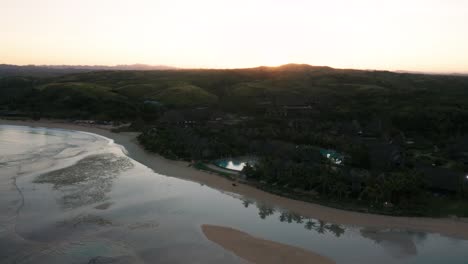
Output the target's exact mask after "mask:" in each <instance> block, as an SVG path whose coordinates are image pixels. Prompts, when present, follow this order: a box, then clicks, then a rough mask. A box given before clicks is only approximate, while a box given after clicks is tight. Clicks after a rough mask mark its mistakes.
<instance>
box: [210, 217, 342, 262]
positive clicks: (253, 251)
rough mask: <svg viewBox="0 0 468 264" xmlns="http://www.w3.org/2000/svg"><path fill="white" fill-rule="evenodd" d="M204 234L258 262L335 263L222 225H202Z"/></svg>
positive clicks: (245, 257)
mask: <svg viewBox="0 0 468 264" xmlns="http://www.w3.org/2000/svg"><path fill="white" fill-rule="evenodd" d="M202 230H203V234H205V236H206V237H207V238H208V239H209V240H211V241H213V242H215V243H217V244H219V245H221V246H222V247H223V248H224V249H226V250H229V251H232V252H234V254H236V255H237V256H239V257H241V258H243V259H245V260H247V261H250V262H252V263H257V264H280V263H295V264H302V263H304V264H305V263H314V264H333V263H335V262H334V261H332V260H330V259H328V258H326V257H324V256H321V255H318V254H315V253H312V252H310V251H306V250H303V249H300V248H297V247H292V246H288V245H284V244H281V243H277V242H273V241H268V240H264V239H260V238H256V237H253V236H251V235H249V234H247V233H244V232H242V231H239V230H236V229H233V228H229V227H222V226H214V225H202Z"/></svg>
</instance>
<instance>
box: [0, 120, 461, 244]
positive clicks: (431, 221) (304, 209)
mask: <svg viewBox="0 0 468 264" xmlns="http://www.w3.org/2000/svg"><path fill="white" fill-rule="evenodd" d="M2 124H3V125H21V126H36V127H48V128H61V129H69V130H78V131H86V132H90V133H95V134H99V135H102V136H105V137H108V138H110V139H113V140H114V141H115V142H116V143H117V144H120V145H122V146H124V147H125V148H126V150H127V151H128V155H129V156H130V157H131V158H133V159H134V160H136V161H138V162H140V163H142V164H144V165H146V166H148V167H149V168H151V169H153V170H154V171H155V172H157V173H160V174H163V175H167V176H172V177H177V178H181V179H187V180H191V181H195V182H199V183H202V184H206V185H208V186H210V187H212V188H215V189H218V190H221V191H228V192H233V193H238V194H241V195H244V196H245V197H247V198H249V199H254V200H257V201H260V202H262V203H266V204H268V205H271V206H276V207H280V208H283V209H287V210H290V211H292V212H295V213H298V214H300V215H302V216H305V217H310V218H315V219H320V220H323V221H325V222H329V223H335V224H344V225H351V226H361V227H368V228H376V229H407V230H412V231H423V232H431V233H440V234H442V235H447V236H452V237H457V238H463V239H468V221H467V220H466V219H458V218H427V217H395V216H384V215H376V214H366V213H358V212H351V211H345V210H340V209H334V208H330V207H326V206H322V205H318V204H313V203H307V202H302V201H297V200H293V199H289V198H285V197H281V196H278V195H274V194H270V193H267V192H264V191H261V190H259V189H256V188H254V187H252V186H249V185H245V184H240V183H237V185H236V186H233V185H232V181H230V180H228V179H226V178H223V177H220V176H217V175H214V174H210V173H207V172H203V171H199V170H196V169H194V168H192V167H188V163H187V162H182V161H173V160H168V159H165V158H163V157H161V156H159V155H157V154H154V153H149V152H147V151H145V150H144V149H143V148H142V147H141V146H140V145H139V144H138V143H137V141H136V139H135V137H136V134H135V133H112V132H110V131H109V127H107V128H106V127H96V126H88V125H77V124H73V123H67V122H62V121H58V120H49V121H48V120H41V121H10V120H0V125H2Z"/></svg>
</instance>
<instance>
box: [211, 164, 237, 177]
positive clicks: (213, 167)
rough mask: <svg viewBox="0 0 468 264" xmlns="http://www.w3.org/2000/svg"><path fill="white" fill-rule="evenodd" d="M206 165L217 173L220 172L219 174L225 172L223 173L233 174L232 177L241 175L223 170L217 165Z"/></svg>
mask: <svg viewBox="0 0 468 264" xmlns="http://www.w3.org/2000/svg"><path fill="white" fill-rule="evenodd" d="M205 165H206V166H207V167H208V168H210V169H212V170H215V171H219V172H223V173H229V174H232V175H239V174H240V171H235V170H229V169H224V168H221V167H219V166H216V165H214V164H211V163H206V164H205Z"/></svg>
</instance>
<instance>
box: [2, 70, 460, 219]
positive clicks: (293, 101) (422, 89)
mask: <svg viewBox="0 0 468 264" xmlns="http://www.w3.org/2000/svg"><path fill="white" fill-rule="evenodd" d="M0 111H2V113H3V115H7V116H10V117H15V116H29V117H34V118H41V117H55V118H66V119H93V120H106V121H109V120H113V121H124V122H125V121H129V122H132V123H133V127H134V128H137V129H140V130H141V131H142V132H143V133H142V134H141V136H140V137H139V140H140V142H141V143H142V144H143V145H144V146H145V147H146V148H147V149H149V150H151V151H155V152H158V153H161V154H162V155H164V156H166V157H169V158H173V159H186V160H197V161H206V162H209V161H210V160H213V159H218V158H221V157H229V156H242V155H254V156H257V157H258V158H259V160H258V162H257V163H256V164H252V166H247V167H246V169H245V171H244V175H245V177H246V179H247V181H248V182H250V183H252V184H256V185H257V186H259V187H261V188H264V189H267V190H269V191H273V192H278V193H281V194H283V195H290V196H293V197H295V198H296V197H297V198H300V199H305V200H312V201H321V202H324V203H328V204H332V205H336V206H345V207H352V208H367V210H371V211H378V212H386V213H392V214H431V215H447V214H457V215H463V216H468V203H467V196H468V180H467V179H466V173H468V122H467V121H466V120H468V77H463V76H438V75H423V74H403V73H401V74H399V73H392V72H382V71H356V70H337V69H332V68H328V67H312V66H308V65H285V66H281V67H276V68H269V67H259V68H253V69H236V70H171V71H101V72H88V73H77V74H68V75H63V76H59V77H53V78H38V77H14V76H10V77H4V78H0ZM324 149H327V150H333V151H336V152H337V153H340V155H342V156H343V157H344V159H343V162H342V163H339V164H338V163H336V162H334V161H333V160H330V159H329V158H327V157H326V156H324V155H323V153H321V150H324Z"/></svg>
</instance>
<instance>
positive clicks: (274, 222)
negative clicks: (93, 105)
mask: <svg viewBox="0 0 468 264" xmlns="http://www.w3.org/2000/svg"><path fill="white" fill-rule="evenodd" d="M0 157H1V159H0V183H1V184H0V186H2V187H1V188H2V189H1V190H0V216H1V217H0V227H1V229H0V262H1V263H14V262H21V263H113V262H112V261H114V262H117V261H121V263H190V262H191V261H193V260H194V259H196V260H200V261H201V262H202V263H242V261H241V260H240V259H239V258H238V257H236V256H235V255H233V254H230V253H226V251H224V250H223V249H222V248H221V247H219V246H217V245H214V244H213V243H211V242H210V241H208V240H207V239H206V238H205V237H204V236H203V234H202V233H201V231H200V225H202V224H215V225H222V226H230V227H233V228H236V229H239V230H242V231H245V232H248V233H250V234H252V235H253V236H257V237H261V238H265V239H269V240H274V241H277V242H281V243H285V244H289V245H293V246H299V247H302V248H304V249H308V250H311V251H314V252H317V253H319V254H322V255H324V256H328V257H330V258H332V259H333V260H335V261H336V262H337V263H343V264H347V263H363V264H365V263H369V264H370V263H379V264H391V263H412V264H413V263H418V264H419V263H421V264H422V263H424V264H428V263H429V264H430V263H451V264H462V263H466V260H467V259H468V250H467V248H468V241H466V240H459V239H455V238H449V237H444V236H441V235H438V234H431V233H422V232H412V231H406V230H376V229H370V228H365V227H356V226H346V225H340V224H334V223H327V222H324V221H321V220H320V219H313V218H308V217H304V216H302V215H299V214H296V213H294V212H290V211H287V210H284V209H281V208H278V207H277V206H275V205H274V204H268V203H265V202H262V201H255V200H252V199H249V198H248V197H243V196H241V195H234V194H228V193H224V192H221V191H218V190H215V189H212V188H209V187H206V186H203V185H201V184H198V183H194V182H189V181H184V180H180V179H177V178H172V177H166V176H163V175H160V174H157V173H155V172H153V171H152V170H150V169H149V168H147V167H145V166H143V165H142V164H140V163H138V162H136V161H134V160H132V159H131V158H129V157H127V156H126V155H125V154H124V152H123V150H122V148H121V147H119V146H118V145H116V144H113V143H112V141H110V140H108V139H106V138H103V137H100V136H97V135H93V134H89V133H80V132H72V131H65V130H51V129H41V128H27V127H15V126H0ZM236 166H237V165H236ZM181 253H183V254H181ZM99 261H100V262H99ZM106 261H107V262H106Z"/></svg>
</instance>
